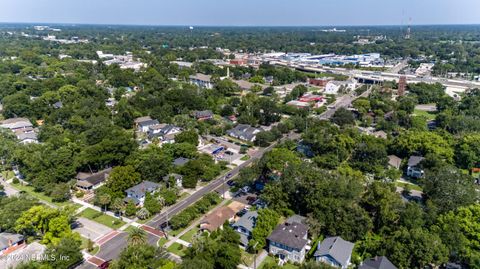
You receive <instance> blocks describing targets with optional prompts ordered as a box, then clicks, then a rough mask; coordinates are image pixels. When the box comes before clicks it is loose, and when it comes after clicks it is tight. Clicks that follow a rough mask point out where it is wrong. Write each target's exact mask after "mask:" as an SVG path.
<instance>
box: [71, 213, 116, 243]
mask: <svg viewBox="0 0 480 269" xmlns="http://www.w3.org/2000/svg"><path fill="white" fill-rule="evenodd" d="M73 230H74V231H75V232H78V233H79V234H80V235H82V236H83V237H85V238H89V239H91V240H92V241H95V240H96V239H98V238H100V237H102V236H104V235H106V234H108V233H110V232H111V231H112V229H111V228H109V227H107V226H105V225H102V224H100V223H97V222H95V221H92V220H89V219H86V218H78V219H77V223H76V226H75V228H74V229H73Z"/></svg>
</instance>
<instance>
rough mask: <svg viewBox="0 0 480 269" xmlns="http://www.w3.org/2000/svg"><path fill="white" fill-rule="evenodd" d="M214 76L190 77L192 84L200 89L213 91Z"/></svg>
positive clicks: (198, 75)
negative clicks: (212, 79)
mask: <svg viewBox="0 0 480 269" xmlns="http://www.w3.org/2000/svg"><path fill="white" fill-rule="evenodd" d="M211 78H212V76H209V75H205V74H201V73H197V74H196V75H192V76H190V83H191V84H194V85H197V86H198V87H200V88H207V89H212V88H213V83H212V81H211Z"/></svg>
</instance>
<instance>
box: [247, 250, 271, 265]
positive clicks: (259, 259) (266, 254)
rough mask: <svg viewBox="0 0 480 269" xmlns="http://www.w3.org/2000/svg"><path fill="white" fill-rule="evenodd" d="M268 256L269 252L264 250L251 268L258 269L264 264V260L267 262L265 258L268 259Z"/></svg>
mask: <svg viewBox="0 0 480 269" xmlns="http://www.w3.org/2000/svg"><path fill="white" fill-rule="evenodd" d="M267 256H268V252H266V251H265V250H264V249H262V250H261V251H260V253H258V255H257V258H256V259H255V261H254V262H253V263H252V264H251V265H250V268H255V265H256V267H257V268H258V266H260V264H261V263H262V262H263V260H265V258H267Z"/></svg>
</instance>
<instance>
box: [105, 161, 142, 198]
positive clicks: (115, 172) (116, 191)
mask: <svg viewBox="0 0 480 269" xmlns="http://www.w3.org/2000/svg"><path fill="white" fill-rule="evenodd" d="M140 182H141V177H140V174H139V173H138V172H136V171H135V168H133V166H130V165H127V166H117V167H115V168H113V169H112V172H111V173H110V175H109V176H108V179H107V182H106V184H105V188H106V189H107V190H108V192H109V194H110V196H111V198H112V199H115V198H123V197H124V192H125V190H126V189H128V188H130V187H132V186H134V185H136V184H138V183H140Z"/></svg>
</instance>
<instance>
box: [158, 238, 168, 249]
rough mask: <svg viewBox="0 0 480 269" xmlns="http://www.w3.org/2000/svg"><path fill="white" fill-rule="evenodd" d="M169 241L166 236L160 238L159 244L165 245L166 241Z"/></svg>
mask: <svg viewBox="0 0 480 269" xmlns="http://www.w3.org/2000/svg"><path fill="white" fill-rule="evenodd" d="M167 242H168V240H167V239H166V238H165V237H162V238H160V239H159V240H158V242H157V245H158V246H159V247H163V245H165V243H167Z"/></svg>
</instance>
